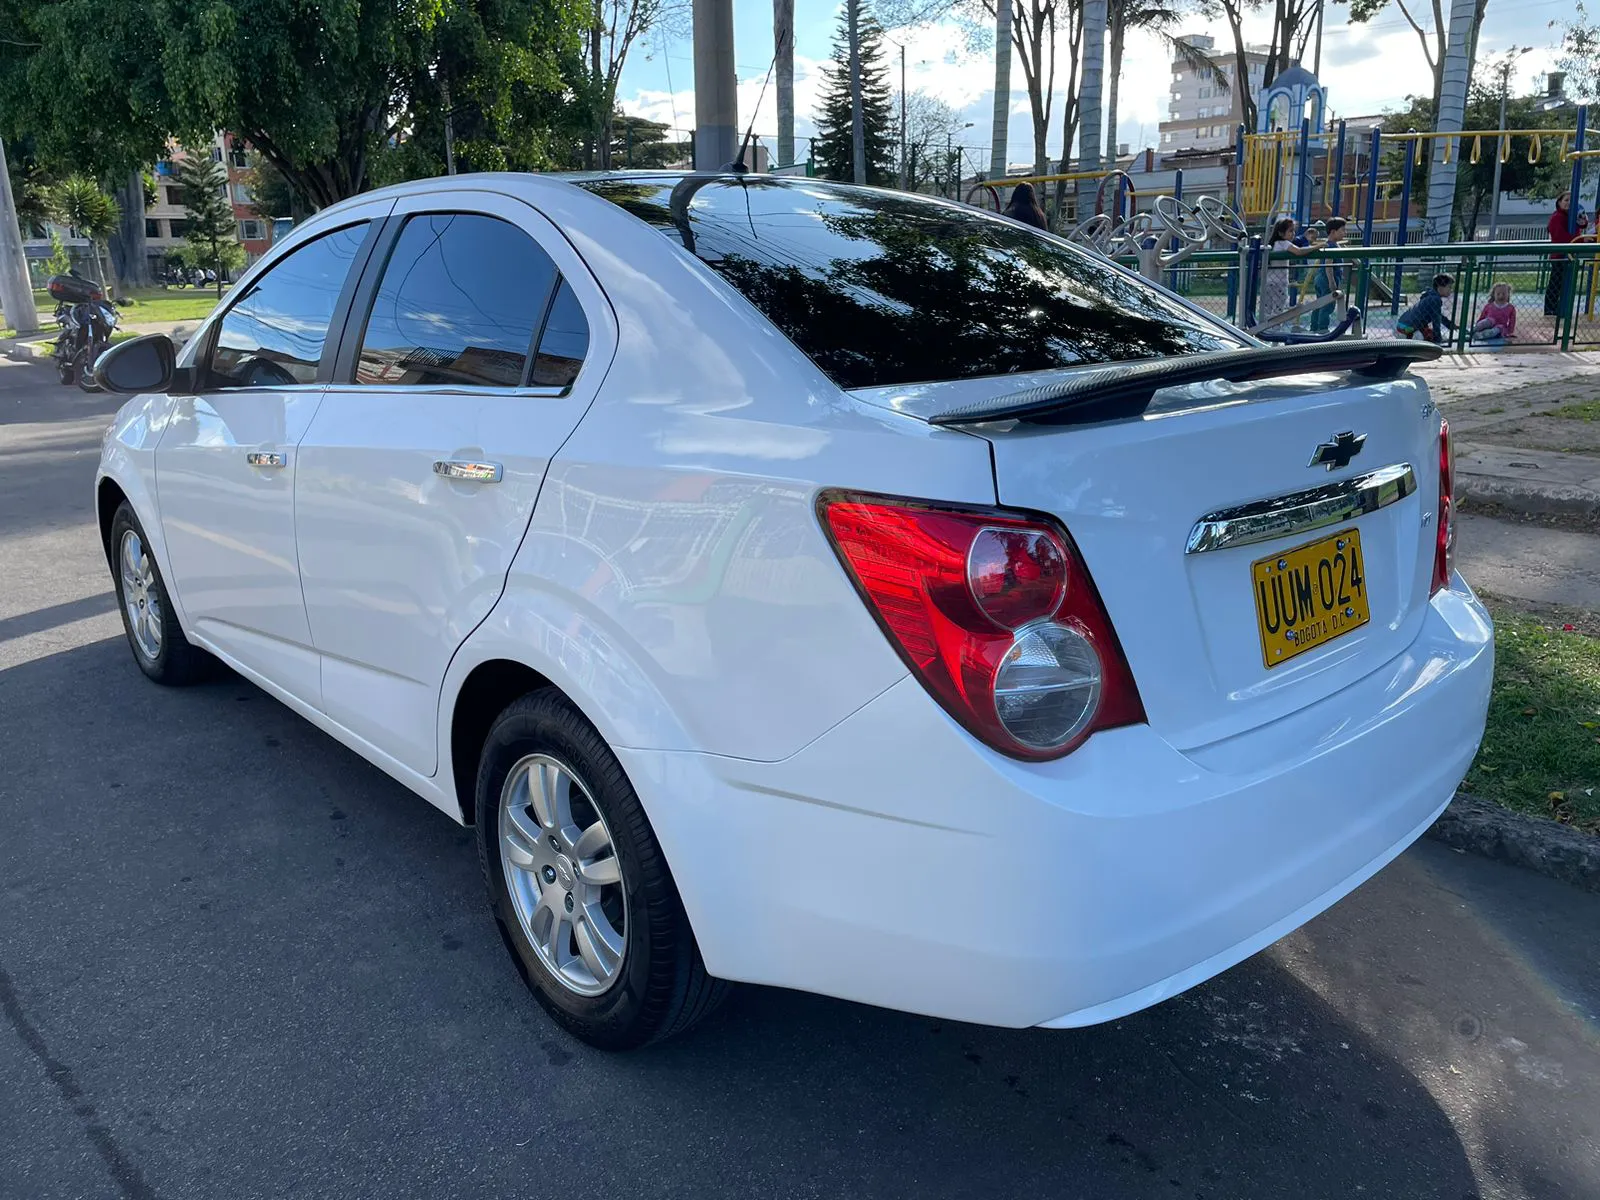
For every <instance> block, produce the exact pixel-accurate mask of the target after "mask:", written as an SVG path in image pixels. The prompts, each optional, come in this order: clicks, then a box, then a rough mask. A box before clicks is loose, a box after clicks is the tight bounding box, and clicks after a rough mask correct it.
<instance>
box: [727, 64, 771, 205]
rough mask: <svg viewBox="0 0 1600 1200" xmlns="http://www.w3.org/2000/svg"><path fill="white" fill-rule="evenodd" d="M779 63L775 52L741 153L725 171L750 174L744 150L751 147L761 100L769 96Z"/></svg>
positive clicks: (768, 65) (742, 143)
mask: <svg viewBox="0 0 1600 1200" xmlns="http://www.w3.org/2000/svg"><path fill="white" fill-rule="evenodd" d="M777 65H778V56H777V54H776V53H774V54H773V56H772V61H771V62H770V63H768V64H767V77H766V78H765V79H763V80H762V81H761V94H760V95H759V96H757V97H756V106H755V108H754V109H753V110H751V113H750V125H749V127H748V128H747V129H746V130H745V131H744V141H742V142H740V143H739V153H738V154H736V155H734V157H733V161H732V162H731V163H729V164H728V165H727V166H725V167H723V168H722V169H723V170H724V171H731V172H733V173H734V174H735V175H747V174H749V172H750V168H749V167H748V166H747V165H746V164H745V161H744V152H745V151H746V150H747V149H749V147H750V138H751V136H752V135H754V133H755V131H756V114H757V113H759V112H760V111H761V102H762V101H763V100H765V99H766V98H767V84H769V83H771V82H772V69H773V68H774V67H776V66H777Z"/></svg>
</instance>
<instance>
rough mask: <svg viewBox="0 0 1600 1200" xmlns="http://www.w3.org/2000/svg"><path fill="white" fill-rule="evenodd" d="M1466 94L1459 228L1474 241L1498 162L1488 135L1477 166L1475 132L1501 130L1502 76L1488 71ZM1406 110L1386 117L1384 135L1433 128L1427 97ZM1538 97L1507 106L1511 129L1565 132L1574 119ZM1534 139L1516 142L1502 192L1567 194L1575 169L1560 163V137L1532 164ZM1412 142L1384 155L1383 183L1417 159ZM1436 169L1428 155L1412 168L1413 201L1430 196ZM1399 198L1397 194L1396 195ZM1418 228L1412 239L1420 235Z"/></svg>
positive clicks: (1504, 167)
mask: <svg viewBox="0 0 1600 1200" xmlns="http://www.w3.org/2000/svg"><path fill="white" fill-rule="evenodd" d="M1479 74H1480V77H1479V80H1478V81H1477V82H1474V83H1473V84H1472V86H1471V88H1470V90H1469V91H1468V93H1467V110H1466V120H1465V122H1464V124H1463V128H1464V129H1465V131H1466V132H1465V133H1463V134H1462V137H1461V142H1460V144H1459V146H1456V147H1453V148H1452V154H1453V155H1459V156H1460V157H1459V158H1458V159H1457V162H1458V164H1459V166H1458V169H1457V172H1456V191H1455V223H1456V225H1458V226H1459V228H1460V229H1461V231H1462V236H1464V237H1466V238H1468V239H1470V238H1471V237H1473V236H1474V234H1475V231H1476V229H1477V226H1478V222H1479V220H1480V219H1481V218H1482V217H1483V215H1484V214H1485V213H1486V212H1488V210H1489V207H1490V205H1491V202H1492V198H1493V195H1494V158H1495V153H1496V150H1497V147H1496V145H1495V139H1494V137H1493V136H1491V135H1489V134H1484V135H1482V141H1481V143H1480V144H1479V148H1478V161H1477V162H1473V161H1472V148H1473V141H1474V138H1475V136H1477V135H1475V133H1474V131H1475V130H1495V129H1498V128H1500V73H1499V71H1498V70H1497V69H1495V70H1484V71H1482V72H1480V73H1479ZM1408 99H1409V101H1410V103H1409V104H1408V105H1407V107H1406V108H1404V109H1402V110H1400V111H1398V112H1392V113H1389V114H1387V115H1385V117H1384V119H1383V122H1382V126H1381V128H1382V129H1383V131H1384V132H1385V133H1406V132H1409V131H1410V130H1413V129H1431V128H1432V127H1433V112H1434V109H1433V101H1432V100H1430V99H1429V98H1428V97H1426V96H1412V97H1409V98H1408ZM1541 99H1542V97H1539V96H1520V97H1518V96H1513V97H1510V98H1509V99H1508V100H1507V102H1506V126H1505V127H1506V128H1507V129H1550V130H1558V129H1562V128H1566V127H1567V125H1568V123H1569V122H1570V120H1571V117H1570V116H1569V115H1568V114H1567V113H1563V112H1560V111H1559V110H1558V111H1554V112H1551V111H1546V110H1544V109H1542V108H1541V107H1540V104H1539V102H1540V100H1541ZM1531 140H1532V139H1531V138H1514V139H1512V144H1511V146H1510V148H1509V150H1508V153H1507V155H1506V161H1505V163H1504V164H1503V165H1502V166H1501V168H1500V188H1501V190H1502V191H1503V192H1520V193H1523V194H1526V195H1532V196H1554V195H1557V194H1558V193H1560V192H1561V191H1563V190H1565V188H1566V186H1567V182H1568V180H1569V179H1570V176H1571V164H1570V163H1565V162H1562V161H1561V156H1560V154H1559V153H1558V152H1557V151H1558V150H1559V147H1560V138H1559V137H1558V138H1556V139H1554V140H1553V141H1549V142H1545V143H1544V145H1543V147H1542V152H1541V154H1540V158H1539V161H1538V162H1536V163H1530V162H1529V161H1528V150H1529V146H1530V143H1531ZM1415 149H1416V144H1415V143H1414V142H1396V143H1394V144H1393V145H1392V146H1391V147H1390V148H1389V149H1387V150H1386V151H1385V152H1384V155H1383V159H1382V167H1381V174H1382V177H1383V178H1385V179H1391V180H1398V179H1400V178H1401V177H1402V176H1403V174H1404V172H1405V159H1406V155H1407V154H1414V152H1415ZM1431 166H1432V162H1431V161H1430V158H1429V157H1428V156H1427V155H1426V154H1424V157H1423V159H1422V161H1421V162H1419V163H1414V164H1413V166H1412V169H1411V170H1412V174H1411V196H1412V199H1413V201H1415V200H1416V199H1417V198H1419V197H1422V196H1425V195H1427V184H1428V172H1429V168H1430V167H1431ZM1395 196H1396V198H1398V196H1399V193H1398V192H1396V193H1395ZM1415 228H1416V227H1415V226H1413V233H1412V234H1411V236H1412V237H1413V238H1414V237H1415V236H1416V232H1415Z"/></svg>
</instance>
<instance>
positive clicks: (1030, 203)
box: [1004, 183, 1050, 229]
mask: <svg viewBox="0 0 1600 1200" xmlns="http://www.w3.org/2000/svg"><path fill="white" fill-rule="evenodd" d="M1004 215H1005V216H1008V217H1010V218H1011V219H1012V220H1013V221H1021V222H1022V223H1023V224H1024V225H1032V226H1033V227H1034V228H1035V229H1049V228H1050V223H1049V222H1048V221H1046V220H1045V218H1044V209H1042V208H1040V207H1039V200H1038V197H1036V196H1035V195H1034V194H1033V184H1031V183H1019V184H1017V186H1016V187H1015V188H1013V189H1012V190H1011V202H1010V203H1009V204H1007V205H1006V208H1005V213H1004Z"/></svg>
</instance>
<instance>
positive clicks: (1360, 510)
mask: <svg viewBox="0 0 1600 1200" xmlns="http://www.w3.org/2000/svg"><path fill="white" fill-rule="evenodd" d="M1416 490H1417V476H1416V472H1414V471H1413V470H1412V469H1411V464H1410V463H1396V464H1394V465H1393V466H1389V467H1381V468H1379V469H1378V470H1376V471H1371V472H1369V473H1368V474H1366V475H1357V476H1356V477H1355V478H1353V479H1346V480H1344V481H1342V482H1340V483H1330V484H1327V485H1326V486H1324V487H1316V488H1309V489H1307V490H1306V491H1303V492H1291V493H1289V494H1288V495H1287V496H1274V497H1272V498H1271V499H1269V500H1257V501H1255V502H1254V503H1252V504H1241V505H1239V506H1238V507H1236V508H1224V509H1221V510H1219V511H1217V512H1214V513H1208V514H1206V515H1205V516H1203V517H1201V518H1200V519H1199V520H1198V521H1196V522H1195V524H1194V528H1193V529H1192V530H1190V531H1189V543H1188V545H1187V546H1185V547H1184V551H1183V552H1184V553H1185V554H1204V553H1205V552H1206V551H1207V550H1223V549H1226V548H1227V547H1229V546H1249V545H1252V544H1254V543H1256V542H1270V541H1272V540H1274V539H1275V538H1281V537H1290V536H1292V535H1294V534H1300V533H1308V532H1310V531H1311V530H1313V529H1323V528H1325V527H1327V526H1329V525H1338V524H1340V523H1341V522H1343V521H1348V520H1350V519H1351V518H1352V517H1359V516H1361V515H1362V514H1364V513H1371V512H1377V511H1378V510H1379V509H1380V508H1387V507H1388V506H1389V505H1391V504H1393V503H1395V502H1396V501H1397V500H1404V499H1405V498H1406V497H1407V496H1409V495H1411V493H1412V492H1414V491H1416Z"/></svg>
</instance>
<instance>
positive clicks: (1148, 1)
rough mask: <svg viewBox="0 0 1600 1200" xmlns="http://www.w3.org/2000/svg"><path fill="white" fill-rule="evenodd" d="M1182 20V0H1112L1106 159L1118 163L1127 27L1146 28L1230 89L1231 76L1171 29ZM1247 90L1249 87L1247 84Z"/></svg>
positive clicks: (1179, 56)
mask: <svg viewBox="0 0 1600 1200" xmlns="http://www.w3.org/2000/svg"><path fill="white" fill-rule="evenodd" d="M1181 20H1183V8H1182V4H1181V0H1111V3H1110V7H1109V12H1108V23H1107V30H1108V32H1109V35H1110V49H1109V51H1108V57H1109V59H1110V66H1109V68H1108V74H1109V76H1110V78H1109V79H1108V80H1107V81H1106V142H1105V147H1106V154H1105V157H1106V161H1107V163H1108V164H1115V162H1116V150H1117V98H1118V94H1119V92H1120V91H1121V85H1122V55H1123V51H1124V49H1125V48H1126V45H1127V37H1128V31H1129V30H1131V29H1139V30H1144V31H1145V32H1147V33H1153V34H1155V35H1156V36H1157V37H1158V38H1160V39H1161V41H1162V42H1163V43H1165V45H1166V46H1167V48H1168V49H1169V50H1171V51H1172V53H1173V55H1174V57H1176V58H1177V59H1179V61H1181V62H1183V63H1184V64H1186V65H1187V66H1188V67H1189V68H1190V69H1192V70H1194V71H1195V72H1197V73H1199V74H1202V75H1205V76H1208V77H1209V78H1210V79H1211V81H1212V84H1213V85H1214V86H1216V87H1217V88H1220V89H1221V90H1222V91H1224V92H1225V91H1228V90H1229V84H1228V76H1227V73H1226V72H1225V71H1223V69H1222V68H1221V67H1220V66H1218V65H1217V63H1216V62H1215V61H1214V60H1213V59H1212V58H1211V57H1210V56H1209V55H1208V54H1206V52H1205V51H1203V50H1201V49H1199V48H1198V47H1196V46H1195V45H1194V44H1193V43H1191V42H1186V41H1184V39H1183V38H1181V37H1174V36H1173V35H1172V30H1173V29H1174V28H1175V27H1176V26H1177V24H1178V22H1179V21H1181ZM1244 90H1248V87H1247V88H1246V89H1244Z"/></svg>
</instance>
